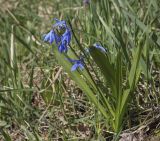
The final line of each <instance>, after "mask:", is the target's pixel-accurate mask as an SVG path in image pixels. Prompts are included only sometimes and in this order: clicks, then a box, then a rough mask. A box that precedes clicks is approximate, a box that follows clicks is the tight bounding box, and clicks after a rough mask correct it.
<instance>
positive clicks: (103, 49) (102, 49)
mask: <svg viewBox="0 0 160 141" xmlns="http://www.w3.org/2000/svg"><path fill="white" fill-rule="evenodd" d="M93 46H94V47H95V48H97V49H99V50H100V51H102V52H103V53H106V52H107V50H106V49H105V48H104V47H102V46H101V45H100V44H98V43H95V44H94V45H93Z"/></svg>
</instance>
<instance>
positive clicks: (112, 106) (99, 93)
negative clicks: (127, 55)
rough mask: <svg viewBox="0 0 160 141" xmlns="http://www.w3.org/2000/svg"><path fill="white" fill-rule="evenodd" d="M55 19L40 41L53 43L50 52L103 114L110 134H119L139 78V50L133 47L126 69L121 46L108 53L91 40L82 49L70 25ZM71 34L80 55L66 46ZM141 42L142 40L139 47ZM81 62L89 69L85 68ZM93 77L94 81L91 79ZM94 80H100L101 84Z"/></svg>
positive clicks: (69, 41) (68, 45) (68, 43)
mask: <svg viewBox="0 0 160 141" xmlns="http://www.w3.org/2000/svg"><path fill="white" fill-rule="evenodd" d="M55 21H56V23H55V24H54V25H53V28H52V29H51V31H50V32H49V33H48V34H46V35H44V41H46V42H49V43H50V44H52V43H53V42H55V45H56V46H57V47H58V50H56V49H54V50H53V51H54V55H55V57H56V58H57V60H58V61H59V63H60V64H61V65H62V66H63V67H64V68H65V70H66V71H67V72H68V74H69V75H70V76H71V78H72V79H73V80H74V81H75V82H76V83H77V85H78V86H79V87H80V88H81V89H82V90H83V92H84V93H85V94H86V95H87V97H88V98H89V99H90V101H91V102H92V103H93V104H94V106H95V107H96V109H98V111H100V113H101V114H102V115H103V117H104V120H105V121H106V123H107V128H108V129H107V130H109V131H112V132H113V134H114V135H119V132H120V131H121V130H122V127H123V126H122V125H123V124H124V115H125V113H126V111H127V104H128V101H129V99H130V98H131V96H132V93H133V91H134V88H135V85H136V83H137V81H138V78H139V74H140V71H139V72H137V66H138V63H139V60H140V55H141V52H142V49H141V48H140V47H137V50H136V53H134V54H133V58H132V62H131V64H133V65H132V66H131V68H129V69H128V68H127V66H126V65H124V63H123V57H124V56H123V50H122V48H118V49H117V51H116V53H115V54H110V53H109V52H108V51H107V50H106V49H105V48H104V47H102V46H101V45H100V44H99V43H95V44H93V45H92V46H90V47H89V48H87V49H86V50H85V49H84V50H83V48H82V47H81V45H80V43H79V41H78V39H77V37H76V35H75V33H74V31H73V30H71V29H72V28H70V27H69V26H68V25H67V24H66V22H65V21H63V20H62V21H60V20H58V19H55ZM71 31H72V32H71ZM72 34H73V37H74V38H75V39H76V42H77V44H76V45H78V46H79V48H80V50H81V51H84V52H83V54H82V55H80V56H78V55H77V54H76V52H74V51H73V50H72V49H69V48H70V47H71V46H70V43H71V36H72ZM142 43H143V41H142V42H140V44H139V46H140V45H141V44H142ZM88 56H89V57H88ZM73 58H74V59H73ZM75 58H76V59H75ZM85 61H87V64H89V65H90V67H91V68H88V67H87V66H88V65H86V64H85ZM91 62H92V63H91ZM93 64H94V67H95V68H93ZM125 69H128V70H129V71H128V72H127V73H126V72H124V71H122V70H125ZM79 70H82V71H79ZM91 70H93V72H94V74H95V75H94V77H93V76H92V75H91V73H90V71H91ZM97 72H98V73H97ZM99 72H100V73H99ZM137 74H138V75H137ZM99 75H100V77H99ZM95 76H96V79H98V81H95ZM100 78H102V80H100ZM124 78H127V81H124ZM98 82H102V83H101V85H99V84H98Z"/></svg>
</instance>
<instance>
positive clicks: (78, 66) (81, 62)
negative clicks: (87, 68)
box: [68, 59, 84, 71]
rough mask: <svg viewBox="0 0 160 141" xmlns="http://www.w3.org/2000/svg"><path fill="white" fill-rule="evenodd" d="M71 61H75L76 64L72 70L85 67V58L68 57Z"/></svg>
mask: <svg viewBox="0 0 160 141" xmlns="http://www.w3.org/2000/svg"><path fill="white" fill-rule="evenodd" d="M68 60H69V61H70V62H71V63H74V65H73V66H72V68H71V71H75V70H77V69H78V68H80V69H81V70H82V69H84V64H83V60H82V59H79V60H74V59H68Z"/></svg>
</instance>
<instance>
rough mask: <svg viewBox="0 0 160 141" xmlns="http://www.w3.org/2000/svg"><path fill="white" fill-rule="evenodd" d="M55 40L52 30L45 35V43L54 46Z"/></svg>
mask: <svg viewBox="0 0 160 141" xmlns="http://www.w3.org/2000/svg"><path fill="white" fill-rule="evenodd" d="M54 40H55V36H54V31H53V30H51V31H50V32H49V33H47V34H45V35H44V37H43V41H45V42H49V43H50V44H52V43H53V42H54Z"/></svg>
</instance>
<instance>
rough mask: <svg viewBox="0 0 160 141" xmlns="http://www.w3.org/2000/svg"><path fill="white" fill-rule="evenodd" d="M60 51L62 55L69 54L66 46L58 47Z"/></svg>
mask: <svg viewBox="0 0 160 141" xmlns="http://www.w3.org/2000/svg"><path fill="white" fill-rule="evenodd" d="M58 51H59V52H60V53H62V52H67V51H68V47H67V46H66V45H65V44H62V43H61V44H60V45H59V46H58Z"/></svg>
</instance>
